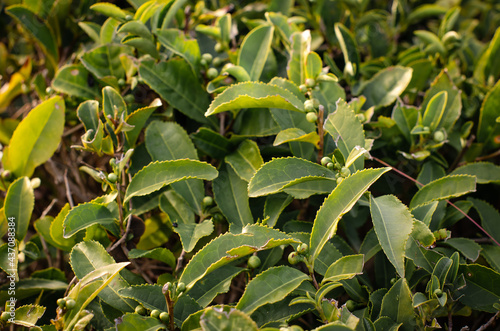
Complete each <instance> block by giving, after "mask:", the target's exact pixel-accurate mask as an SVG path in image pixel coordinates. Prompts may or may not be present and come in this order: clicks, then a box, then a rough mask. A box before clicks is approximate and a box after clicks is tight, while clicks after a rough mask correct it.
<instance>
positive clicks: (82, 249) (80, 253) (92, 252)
mask: <svg viewBox="0 0 500 331" xmlns="http://www.w3.org/2000/svg"><path fill="white" fill-rule="evenodd" d="M70 264H71V267H72V268H73V271H74V273H75V276H76V277H77V278H78V279H80V282H83V281H84V279H85V278H84V277H85V276H86V275H89V274H91V272H93V271H95V270H97V269H99V268H101V267H112V266H113V265H114V264H115V260H114V259H113V258H112V257H111V256H110V255H109V254H108V253H107V252H106V250H105V249H104V247H102V245H101V244H99V243H98V242H96V241H84V242H81V243H79V244H77V245H75V246H74V247H73V250H72V251H71V254H70ZM128 286H129V284H128V283H127V282H126V281H125V280H124V279H123V278H122V277H121V276H117V277H116V278H115V279H114V281H113V282H112V283H110V285H109V286H108V287H106V288H104V289H103V290H102V291H101V292H100V293H99V297H100V298H101V299H102V300H103V301H104V302H106V303H107V304H109V305H111V306H113V307H114V308H116V309H119V310H121V311H124V312H131V311H134V309H135V305H134V303H133V302H132V301H131V300H129V299H126V298H123V297H122V296H120V295H119V294H118V291H119V290H120V289H122V288H125V287H128Z"/></svg>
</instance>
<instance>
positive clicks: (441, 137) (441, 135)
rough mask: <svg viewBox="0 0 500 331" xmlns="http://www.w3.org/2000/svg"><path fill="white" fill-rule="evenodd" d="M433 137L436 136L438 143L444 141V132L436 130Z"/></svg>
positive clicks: (435, 139)
mask: <svg viewBox="0 0 500 331" xmlns="http://www.w3.org/2000/svg"><path fill="white" fill-rule="evenodd" d="M433 138H434V141H435V142H438V143H440V142H443V141H444V133H443V132H441V131H436V132H434V134H433Z"/></svg>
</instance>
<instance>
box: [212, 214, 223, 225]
mask: <svg viewBox="0 0 500 331" xmlns="http://www.w3.org/2000/svg"><path fill="white" fill-rule="evenodd" d="M212 218H213V219H214V222H215V223H220V222H222V221H223V220H224V216H222V214H221V213H215V214H213V216H212Z"/></svg>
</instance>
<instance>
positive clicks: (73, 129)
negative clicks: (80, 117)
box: [62, 123, 83, 137]
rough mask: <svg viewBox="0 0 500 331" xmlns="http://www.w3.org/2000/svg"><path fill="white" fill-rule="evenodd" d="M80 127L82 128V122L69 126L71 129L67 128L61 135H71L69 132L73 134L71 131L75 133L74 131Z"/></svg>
mask: <svg viewBox="0 0 500 331" xmlns="http://www.w3.org/2000/svg"><path fill="white" fill-rule="evenodd" d="M81 128H83V124H82V123H80V124H78V125H75V126H74V127H72V128H71V129H69V130H66V131H64V133H63V135H62V136H63V137H66V136H69V135H71V134H73V133H75V132H77V131H79V130H80V129H81Z"/></svg>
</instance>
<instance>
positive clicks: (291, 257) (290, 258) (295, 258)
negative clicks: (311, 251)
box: [288, 252, 301, 265]
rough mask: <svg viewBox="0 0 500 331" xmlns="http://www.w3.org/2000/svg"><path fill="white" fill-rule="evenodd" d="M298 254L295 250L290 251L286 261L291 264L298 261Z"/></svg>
mask: <svg viewBox="0 0 500 331" xmlns="http://www.w3.org/2000/svg"><path fill="white" fill-rule="evenodd" d="M300 260H301V259H300V256H299V255H298V254H297V252H291V253H290V254H288V263H290V264H291V265H294V264H297V263H299V262H300Z"/></svg>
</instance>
